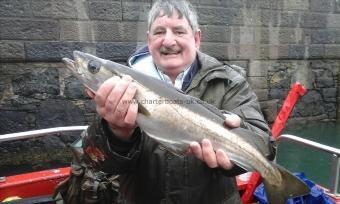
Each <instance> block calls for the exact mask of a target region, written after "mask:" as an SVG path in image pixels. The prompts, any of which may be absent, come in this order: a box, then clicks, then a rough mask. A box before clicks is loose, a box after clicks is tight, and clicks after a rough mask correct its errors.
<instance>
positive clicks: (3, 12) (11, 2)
mask: <svg viewBox="0 0 340 204" xmlns="http://www.w3.org/2000/svg"><path fill="white" fill-rule="evenodd" d="M0 5H1V6H0V16H1V17H28V16H31V15H32V11H31V8H30V4H29V1H26V0H1V1H0Z"/></svg>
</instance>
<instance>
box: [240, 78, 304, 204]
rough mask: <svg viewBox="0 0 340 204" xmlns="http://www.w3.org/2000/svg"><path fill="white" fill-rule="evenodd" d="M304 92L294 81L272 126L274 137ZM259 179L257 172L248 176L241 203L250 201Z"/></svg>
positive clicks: (279, 131) (277, 134)
mask: <svg viewBox="0 0 340 204" xmlns="http://www.w3.org/2000/svg"><path fill="white" fill-rule="evenodd" d="M306 92H307V90H306V89H305V88H304V87H303V86H302V85H301V84H300V83H295V84H294V86H293V87H292V89H291V90H290V91H289V93H288V95H287V98H286V99H285V101H284V103H283V105H282V108H281V110H280V112H279V114H278V115H277V117H276V119H275V121H274V124H273V126H272V134H273V137H274V138H275V139H277V138H278V136H279V134H280V133H281V131H282V129H283V128H284V126H285V125H286V122H287V119H288V117H289V115H290V113H291V112H292V110H293V108H294V105H295V103H296V101H297V100H298V99H299V97H300V96H303V95H304V94H305V93H306ZM260 181H261V175H260V174H259V173H257V172H253V173H252V175H251V176H250V178H249V181H248V185H247V186H246V188H245V191H244V193H243V194H242V197H241V200H242V202H243V203H250V202H252V200H253V194H254V191H255V189H256V187H257V186H258V185H259V183H260Z"/></svg>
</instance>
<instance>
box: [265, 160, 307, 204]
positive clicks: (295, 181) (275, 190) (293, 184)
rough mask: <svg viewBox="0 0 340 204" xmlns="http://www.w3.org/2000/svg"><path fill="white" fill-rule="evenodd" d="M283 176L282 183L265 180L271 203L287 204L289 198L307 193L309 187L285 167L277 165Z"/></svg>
mask: <svg viewBox="0 0 340 204" xmlns="http://www.w3.org/2000/svg"><path fill="white" fill-rule="evenodd" d="M276 166H277V167H278V169H279V171H280V173H281V176H282V183H281V184H270V183H269V182H268V181H266V180H264V181H263V183H264V188H265V190H266V194H267V199H268V202H269V203H270V204H285V203H286V202H287V200H288V199H289V198H294V197H297V196H302V195H306V194H308V193H309V192H310V189H309V187H308V186H307V185H306V184H305V183H304V182H303V181H301V180H300V179H299V178H297V177H296V176H294V175H293V174H291V173H290V172H289V171H287V170H286V169H284V168H283V167H281V166H279V165H276Z"/></svg>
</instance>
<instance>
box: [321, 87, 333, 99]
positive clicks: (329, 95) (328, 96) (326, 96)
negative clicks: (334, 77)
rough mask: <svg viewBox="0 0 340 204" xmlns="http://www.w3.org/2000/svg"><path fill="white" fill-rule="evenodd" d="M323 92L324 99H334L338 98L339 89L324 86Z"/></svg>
mask: <svg viewBox="0 0 340 204" xmlns="http://www.w3.org/2000/svg"><path fill="white" fill-rule="evenodd" d="M321 94H322V96H323V98H324V99H331V98H333V99H334V100H336V94H337V90H336V88H324V89H322V90H321Z"/></svg>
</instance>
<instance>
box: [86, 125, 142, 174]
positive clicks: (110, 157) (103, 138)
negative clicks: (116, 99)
mask: <svg viewBox="0 0 340 204" xmlns="http://www.w3.org/2000/svg"><path fill="white" fill-rule="evenodd" d="M142 140H143V137H142V133H141V130H140V129H139V128H136V129H135V131H134V133H133V136H132V140H131V141H129V142H122V141H120V140H118V139H115V136H114V135H113V133H112V132H111V130H110V128H109V127H108V124H107V123H106V121H105V120H104V119H101V118H97V120H96V121H95V122H94V123H93V124H92V125H90V127H89V128H88V130H87V134H86V135H85V137H84V139H83V149H84V156H85V161H87V163H89V164H91V166H93V167H94V168H96V169H98V170H100V171H103V172H105V173H109V174H121V173H127V172H131V171H132V170H133V169H134V166H135V165H136V162H137V160H138V158H139V156H140V152H141V146H142Z"/></svg>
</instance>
